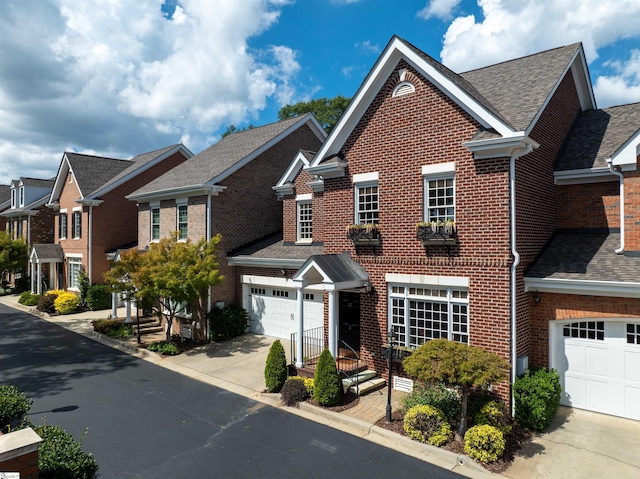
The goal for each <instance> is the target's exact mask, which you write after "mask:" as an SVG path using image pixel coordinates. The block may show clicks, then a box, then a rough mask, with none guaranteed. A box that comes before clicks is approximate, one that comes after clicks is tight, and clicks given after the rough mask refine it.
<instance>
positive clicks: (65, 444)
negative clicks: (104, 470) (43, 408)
mask: <svg viewBox="0 0 640 479" xmlns="http://www.w3.org/2000/svg"><path fill="white" fill-rule="evenodd" d="M34 430H35V432H36V433H37V434H38V436H40V437H41V438H42V442H41V443H40V447H39V448H38V468H39V469H40V475H39V477H40V479H91V478H93V477H95V475H96V472H98V463H97V462H96V460H95V459H94V458H93V455H92V454H87V453H85V452H84V451H83V450H82V447H81V443H80V442H78V441H75V440H74V439H73V436H72V435H71V434H69V433H68V432H66V431H64V430H63V429H62V428H60V427H59V426H49V425H46V424H44V425H42V426H36V427H35V428H34Z"/></svg>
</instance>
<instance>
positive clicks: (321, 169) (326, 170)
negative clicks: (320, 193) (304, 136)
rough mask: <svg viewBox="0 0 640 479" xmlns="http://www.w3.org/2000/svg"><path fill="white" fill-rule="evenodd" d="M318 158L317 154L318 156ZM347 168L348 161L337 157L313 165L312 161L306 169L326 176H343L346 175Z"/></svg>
mask: <svg viewBox="0 0 640 479" xmlns="http://www.w3.org/2000/svg"><path fill="white" fill-rule="evenodd" d="M316 158H317V156H316ZM346 168H347V162H346V161H342V160H339V159H338V158H336V159H335V160H334V161H326V162H324V163H320V164H319V165H316V166H313V163H311V164H310V165H309V166H308V167H307V168H306V170H307V171H308V172H309V174H311V175H317V176H320V177H322V178H323V179H326V178H341V177H343V176H344V170H345V169H346Z"/></svg>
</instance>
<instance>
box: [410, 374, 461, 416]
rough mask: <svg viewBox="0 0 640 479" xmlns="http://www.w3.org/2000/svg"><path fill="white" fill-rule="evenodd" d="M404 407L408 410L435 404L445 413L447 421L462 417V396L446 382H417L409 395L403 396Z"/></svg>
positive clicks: (435, 406)
mask: <svg viewBox="0 0 640 479" xmlns="http://www.w3.org/2000/svg"><path fill="white" fill-rule="evenodd" d="M401 401H402V409H403V410H404V411H405V412H406V411H408V410H409V409H411V408H412V407H414V406H424V405H428V406H433V407H434V408H436V409H439V410H440V411H442V412H443V413H444V416H445V417H446V418H447V421H453V420H458V419H459V418H460V396H459V395H458V393H457V392H456V391H455V390H453V389H449V388H447V387H446V386H445V385H444V384H442V383H438V384H421V383H415V384H414V386H413V391H412V392H411V394H410V395H409V396H406V397H404V398H402V400H401Z"/></svg>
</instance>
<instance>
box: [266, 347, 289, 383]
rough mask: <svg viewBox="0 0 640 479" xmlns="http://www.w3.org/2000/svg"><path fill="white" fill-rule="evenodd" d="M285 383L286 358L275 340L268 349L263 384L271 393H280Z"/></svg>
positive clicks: (282, 348) (282, 349)
mask: <svg viewBox="0 0 640 479" xmlns="http://www.w3.org/2000/svg"><path fill="white" fill-rule="evenodd" d="M286 381H287V356H286V355H285V352H284V346H282V343H281V342H280V340H279V339H276V340H275V341H274V342H273V344H272V345H271V347H270V348H269V354H268V355H267V362H266V364H265V366H264V382H265V385H266V386H267V389H268V390H269V391H270V392H272V393H277V392H280V390H281V389H282V386H283V385H284V383H285V382H286Z"/></svg>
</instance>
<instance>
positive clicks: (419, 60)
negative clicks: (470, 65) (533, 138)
mask: <svg viewBox="0 0 640 479" xmlns="http://www.w3.org/2000/svg"><path fill="white" fill-rule="evenodd" d="M400 60H405V61H406V62H407V63H409V64H410V65H411V66H412V67H413V68H415V69H416V70H417V71H418V72H419V73H420V74H421V75H423V76H424V77H425V78H426V79H427V80H428V81H430V82H431V83H433V84H434V85H435V86H436V87H437V88H439V89H440V90H441V91H443V92H444V93H445V94H446V95H447V96H449V97H450V98H451V99H452V100H453V101H455V102H456V103H457V104H458V105H459V106H460V107H461V108H463V109H464V110H465V111H466V112H467V113H469V115H471V116H472V117H473V118H474V119H475V120H476V121H478V123H480V124H481V125H482V126H483V127H485V128H487V129H494V130H496V131H497V132H498V133H499V134H500V135H501V136H503V137H512V136H513V135H514V134H516V132H515V131H514V130H513V128H511V127H510V126H508V125H507V124H505V123H504V122H503V121H502V120H500V119H499V118H498V117H496V116H495V115H494V114H493V113H492V112H490V111H489V110H487V109H486V108H485V107H483V106H482V105H481V104H480V103H478V102H477V101H476V100H475V99H474V98H473V97H471V96H470V95H469V94H468V93H467V92H466V91H464V90H463V89H462V88H460V87H459V86H458V85H457V84H456V83H454V82H453V81H451V80H450V79H449V78H447V77H445V76H444V75H443V74H442V73H441V72H440V71H439V70H437V69H436V68H434V67H433V66H432V65H431V64H430V63H428V62H427V61H426V60H425V59H424V58H423V57H422V56H420V55H419V54H418V53H417V52H415V51H414V50H413V49H412V48H411V47H410V46H409V45H407V44H406V43H405V42H404V41H402V40H401V39H400V38H398V37H393V38H392V40H391V41H390V42H389V44H388V45H387V47H386V48H385V50H384V52H383V53H382V55H381V56H380V58H379V59H378V61H377V62H376V64H375V65H374V67H373V69H372V70H371V71H370V72H369V74H368V75H367V77H366V78H365V80H364V82H363V83H362V85H361V86H360V88H359V89H358V91H357V92H356V94H355V96H354V97H353V100H351V103H349V106H348V107H347V110H346V111H345V113H344V114H343V115H342V117H341V118H340V120H339V121H338V123H337V124H336V126H335V127H334V129H333V130H332V132H331V134H330V135H329V137H328V138H327V141H325V143H324V144H323V145H322V147H321V148H320V150H319V151H318V154H317V155H316V157H315V158H314V160H313V162H312V163H311V165H310V167H309V172H310V173H312V174H321V173H320V172H319V171H316V168H317V167H319V166H320V163H321V162H322V160H323V159H325V158H328V157H330V156H332V155H336V154H337V153H338V152H339V151H340V149H341V148H342V146H343V145H344V143H345V142H346V141H347V139H348V137H349V135H350V134H351V132H352V131H353V129H354V128H355V126H356V125H357V124H358V122H359V121H360V119H361V118H362V116H363V115H364V113H365V112H366V110H367V108H368V107H369V105H370V104H371V102H372V101H373V99H374V98H375V96H376V95H377V94H378V92H379V91H380V88H382V86H383V85H384V83H385V82H386V81H387V79H388V78H389V75H391V74H392V72H393V70H394V69H395V68H396V66H397V65H398V62H399V61H400Z"/></svg>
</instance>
